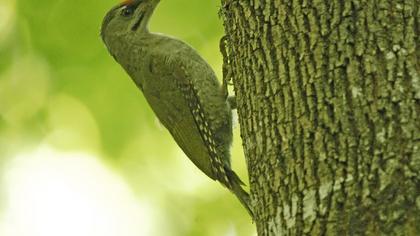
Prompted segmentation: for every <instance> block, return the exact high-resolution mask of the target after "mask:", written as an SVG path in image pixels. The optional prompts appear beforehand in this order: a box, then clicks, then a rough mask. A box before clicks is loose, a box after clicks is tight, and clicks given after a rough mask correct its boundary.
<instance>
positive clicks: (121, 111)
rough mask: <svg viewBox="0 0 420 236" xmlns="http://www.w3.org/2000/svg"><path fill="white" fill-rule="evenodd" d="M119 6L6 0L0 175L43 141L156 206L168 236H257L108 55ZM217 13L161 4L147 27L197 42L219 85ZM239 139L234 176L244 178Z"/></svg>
mask: <svg viewBox="0 0 420 236" xmlns="http://www.w3.org/2000/svg"><path fill="white" fill-rule="evenodd" d="M115 4H116V1H111V0H106V1H82V0H75V1H64V0H55V1H52V0H45V1H30V0H19V1H17V0H1V2H0V168H2V165H4V163H6V162H7V161H8V160H9V159H11V158H12V157H13V156H15V155H16V154H17V153H19V152H22V151H24V150H30V149H32V148H34V147H37V146H38V145H41V144H43V143H48V144H49V145H52V146H54V147H55V148H57V149H58V150H62V151H71V150H78V151H85V152H90V153H95V154H96V155H97V156H100V157H101V158H102V160H105V161H106V162H107V163H108V164H109V165H110V166H112V167H113V169H114V170H115V171H116V172H117V173H119V174H120V175H121V176H124V178H125V180H126V181H127V183H129V185H130V186H131V187H132V188H133V189H134V191H135V192H136V194H137V195H138V196H139V197H147V198H149V199H153V202H154V203H155V204H157V205H159V206H160V210H161V211H162V212H163V215H164V216H163V218H164V219H165V220H164V221H162V224H164V225H163V226H162V227H165V228H167V229H170V231H167V230H166V231H162V232H166V233H162V235H251V234H252V232H253V225H252V224H251V222H250V218H249V217H248V216H247V215H246V212H245V210H243V209H242V208H241V206H240V204H239V203H238V202H237V201H236V199H235V198H234V197H233V195H231V194H230V193H229V192H228V191H227V190H226V189H224V188H222V187H221V185H219V184H218V183H215V182H213V181H210V179H208V178H207V177H206V176H205V175H204V174H202V173H201V172H200V171H199V170H198V169H197V168H196V167H195V166H194V165H193V164H192V163H191V162H190V161H189V160H188V159H187V158H186V157H185V156H184V154H183V153H182V151H180V149H179V148H178V147H177V146H176V144H175V143H174V141H173V140H172V139H171V137H170V135H169V134H168V132H167V131H166V130H164V129H163V128H162V127H161V126H160V124H159V123H158V122H157V120H156V118H155V117H154V115H153V114H152V112H151V109H150V108H149V107H148V105H147V103H146V101H145V100H144V98H143V96H142V94H141V93H140V92H139V91H138V90H137V88H136V86H134V84H133V82H132V81H131V80H130V79H129V77H128V76H127V75H126V74H125V72H124V71H123V70H122V69H121V68H120V67H119V65H118V64H117V63H115V62H114V60H113V59H112V57H110V56H109V55H108V52H107V51H106V49H105V47H104V45H103V44H102V41H101V39H100V37H99V28H100V25H101V21H102V17H103V16H104V15H105V13H106V12H107V10H108V9H110V8H111V7H112V6H113V5H115ZM218 7H219V2H218V1H212V0H208V1H201V0H200V1H191V0H172V1H169V0H162V2H161V4H160V6H159V7H158V9H157V10H156V12H155V16H154V17H153V19H152V22H151V26H150V28H151V30H152V31H157V32H162V33H165V34H168V35H172V36H175V37H178V38H180V39H182V40H184V41H186V42H188V43H189V44H191V45H192V46H193V47H194V48H196V49H197V50H198V51H199V52H200V53H201V55H202V56H203V57H204V58H205V59H206V60H208V62H209V63H210V65H212V67H213V68H214V69H215V71H216V72H217V74H218V76H219V77H220V74H221V73H220V71H221V63H222V62H221V61H222V60H221V55H220V53H219V49H218V48H219V47H218V42H219V39H220V37H221V36H222V33H223V28H222V24H221V21H220V20H219V19H218V16H217V11H218ZM235 132H236V138H235V144H234V149H233V151H232V152H233V154H232V156H233V157H234V158H233V159H235V160H234V168H235V169H237V170H239V172H240V173H244V172H245V170H244V169H245V167H244V165H245V164H244V163H243V161H242V160H243V156H242V151H241V147H240V146H241V143H240V141H238V139H239V136H238V134H237V133H238V130H235ZM241 176H243V177H242V178H243V179H246V177H245V176H244V175H241ZM1 194H2V190H1V186H0V195H1ZM168 232H169V233H168ZM229 232H230V233H229ZM232 232H236V233H232Z"/></svg>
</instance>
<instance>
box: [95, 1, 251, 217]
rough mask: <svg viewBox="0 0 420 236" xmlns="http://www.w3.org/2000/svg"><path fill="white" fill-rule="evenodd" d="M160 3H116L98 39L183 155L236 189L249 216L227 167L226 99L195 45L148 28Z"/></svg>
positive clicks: (239, 185) (239, 186) (229, 121)
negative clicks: (129, 79)
mask: <svg viewBox="0 0 420 236" xmlns="http://www.w3.org/2000/svg"><path fill="white" fill-rule="evenodd" d="M159 2H160V0H127V1H124V2H122V3H120V4H118V5H116V6H114V7H113V8H111V9H110V10H109V11H108V12H107V13H106V15H105V17H104V19H103V22H102V27H101V33H100V34H101V38H102V40H103V42H104V44H105V45H106V47H107V49H108V51H109V53H110V54H111V55H112V57H113V58H114V59H115V61H116V62H117V63H119V64H120V65H121V66H122V68H123V69H124V70H125V71H126V72H127V74H128V75H129V76H130V77H131V79H132V80H133V81H134V83H135V84H136V85H137V87H138V88H139V89H140V90H141V91H142V93H143V95H144V97H145V99H146V100H147V102H148V104H149V105H150V107H151V109H152V110H153V112H154V114H155V115H156V116H157V118H158V119H159V121H160V122H161V123H162V124H163V126H164V127H165V128H166V129H167V130H168V131H169V133H170V134H171V136H172V137H173V139H174V140H175V142H176V143H177V144H178V146H179V147H180V148H181V149H182V150H183V152H184V153H185V154H186V156H187V157H188V158H189V159H190V160H191V161H192V162H193V163H194V164H195V165H196V166H197V167H198V168H199V169H200V170H201V171H202V172H204V174H206V175H207V176H208V177H210V178H211V179H213V180H217V181H218V182H220V183H221V184H222V185H223V186H225V187H227V188H228V189H229V190H230V191H231V192H232V193H234V194H235V195H236V197H237V198H238V199H239V201H240V202H241V204H242V205H243V206H244V207H245V209H246V210H247V211H248V213H249V214H250V215H251V216H252V210H251V205H250V196H249V194H248V193H247V192H246V191H245V190H244V189H243V187H242V186H243V185H244V184H243V182H242V181H241V179H240V178H239V177H238V175H237V174H236V173H235V172H234V171H233V170H232V168H231V162H230V147H231V143H232V139H233V135H232V111H231V107H230V105H229V102H228V99H227V97H226V96H225V93H224V91H223V88H222V86H221V84H220V83H219V81H218V80H217V77H216V75H215V73H214V71H213V69H212V68H211V67H210V65H209V64H208V63H207V62H206V61H205V60H204V59H203V58H202V57H201V56H200V55H199V54H198V53H197V51H196V50H195V49H193V48H192V47H191V46H189V45H188V44H187V43H185V42H183V41H181V40H179V39H176V38H174V37H170V36H166V35H163V34H160V33H153V32H150V31H149V29H148V23H149V20H150V18H151V17H152V15H153V13H154V10H155V9H156V7H157V5H158V4H159ZM157 168H158V167H157Z"/></svg>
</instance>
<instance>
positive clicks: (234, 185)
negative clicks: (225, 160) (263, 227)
mask: <svg viewBox="0 0 420 236" xmlns="http://www.w3.org/2000/svg"><path fill="white" fill-rule="evenodd" d="M225 172H226V175H227V177H228V179H229V182H230V188H229V189H230V190H231V191H232V192H233V193H234V194H235V196H236V197H237V198H238V200H239V202H240V203H241V204H242V206H244V207H245V209H246V210H247V211H248V213H249V215H250V216H251V218H252V219H254V214H253V212H252V210H251V198H250V197H249V194H248V193H247V192H246V191H245V190H244V189H243V188H242V185H245V184H244V182H242V180H241V179H240V178H239V176H238V175H237V174H236V173H235V172H234V171H233V170H231V169H230V168H226V167H225Z"/></svg>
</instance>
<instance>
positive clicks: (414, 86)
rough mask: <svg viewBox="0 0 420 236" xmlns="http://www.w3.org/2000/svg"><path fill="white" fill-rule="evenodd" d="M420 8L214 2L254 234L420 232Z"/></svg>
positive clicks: (269, 0)
mask: <svg viewBox="0 0 420 236" xmlns="http://www.w3.org/2000/svg"><path fill="white" fill-rule="evenodd" d="M419 8H420V3H419V1H418V0H405V1H398V0H395V1H394V0H388V1H386V0H376V1H357V0H349V1H335V0H332V1H327V0H325V1H312V0H308V1H306V0H302V1H286V0H250V1H245V0H222V6H221V16H222V19H223V21H224V25H225V31H226V39H227V54H226V55H225V66H226V67H230V68H231V71H232V79H233V84H234V90H235V94H236V100H237V106H238V115H239V122H240V125H241V136H242V140H243V145H244V150H245V156H246V159H247V163H248V170H249V177H250V187H251V198H252V203H253V208H254V211H255V219H254V220H255V222H256V226H257V231H258V234H259V235H305V234H306V235H420V174H419V173H420V78H419V69H420V63H419V59H420V39H419V34H420V28H419V27H420V11H419ZM226 63H227V64H226Z"/></svg>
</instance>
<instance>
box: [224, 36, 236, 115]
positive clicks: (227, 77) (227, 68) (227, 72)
mask: <svg viewBox="0 0 420 236" xmlns="http://www.w3.org/2000/svg"><path fill="white" fill-rule="evenodd" d="M227 40H228V39H227V36H226V35H225V36H223V37H222V38H221V39H220V52H221V53H222V56H223V66H222V73H223V85H222V91H223V94H224V96H225V98H226V100H227V101H228V103H229V105H230V108H231V109H236V99H235V96H229V88H228V86H229V85H232V65H231V64H230V61H229V57H228V48H227V45H226V44H227Z"/></svg>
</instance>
